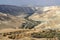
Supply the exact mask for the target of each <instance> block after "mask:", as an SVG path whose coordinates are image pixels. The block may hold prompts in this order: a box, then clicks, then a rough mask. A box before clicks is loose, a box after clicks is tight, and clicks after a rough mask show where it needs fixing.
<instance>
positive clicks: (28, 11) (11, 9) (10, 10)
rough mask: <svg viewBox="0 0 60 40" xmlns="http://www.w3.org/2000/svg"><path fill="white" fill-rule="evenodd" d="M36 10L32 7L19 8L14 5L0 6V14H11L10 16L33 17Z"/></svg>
mask: <svg viewBox="0 0 60 40" xmlns="http://www.w3.org/2000/svg"><path fill="white" fill-rule="evenodd" d="M34 11H35V10H33V9H32V8H31V7H19V6H12V5H0V12H2V13H6V14H10V15H14V16H17V15H23V16H24V15H25V16H27V15H32V14H33V13H34Z"/></svg>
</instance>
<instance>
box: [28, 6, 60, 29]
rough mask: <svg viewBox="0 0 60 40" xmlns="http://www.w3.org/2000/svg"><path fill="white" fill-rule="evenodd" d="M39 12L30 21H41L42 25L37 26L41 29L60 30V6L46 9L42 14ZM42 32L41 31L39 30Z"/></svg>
mask: <svg viewBox="0 0 60 40" xmlns="http://www.w3.org/2000/svg"><path fill="white" fill-rule="evenodd" d="M38 12H39V11H37V12H36V13H34V14H33V15H32V16H30V17H29V19H32V20H35V21H41V24H39V25H38V26H35V28H36V29H37V28H38V29H39V28H42V29H60V21H59V20H60V7H59V6H50V7H44V8H43V12H42V13H41V14H40V13H38ZM39 30H40V29H39Z"/></svg>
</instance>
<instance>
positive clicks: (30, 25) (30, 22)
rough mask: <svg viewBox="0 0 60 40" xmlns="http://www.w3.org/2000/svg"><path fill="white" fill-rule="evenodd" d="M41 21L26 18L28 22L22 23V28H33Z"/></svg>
mask: <svg viewBox="0 0 60 40" xmlns="http://www.w3.org/2000/svg"><path fill="white" fill-rule="evenodd" d="M40 23H41V22H40V21H34V20H30V19H26V23H23V24H22V28H25V29H32V28H34V27H35V26H37V25H38V24H40Z"/></svg>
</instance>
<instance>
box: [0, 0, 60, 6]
mask: <svg viewBox="0 0 60 40" xmlns="http://www.w3.org/2000/svg"><path fill="white" fill-rule="evenodd" d="M0 5H16V6H27V5H31V6H53V5H57V6H59V5H60V0H0Z"/></svg>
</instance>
